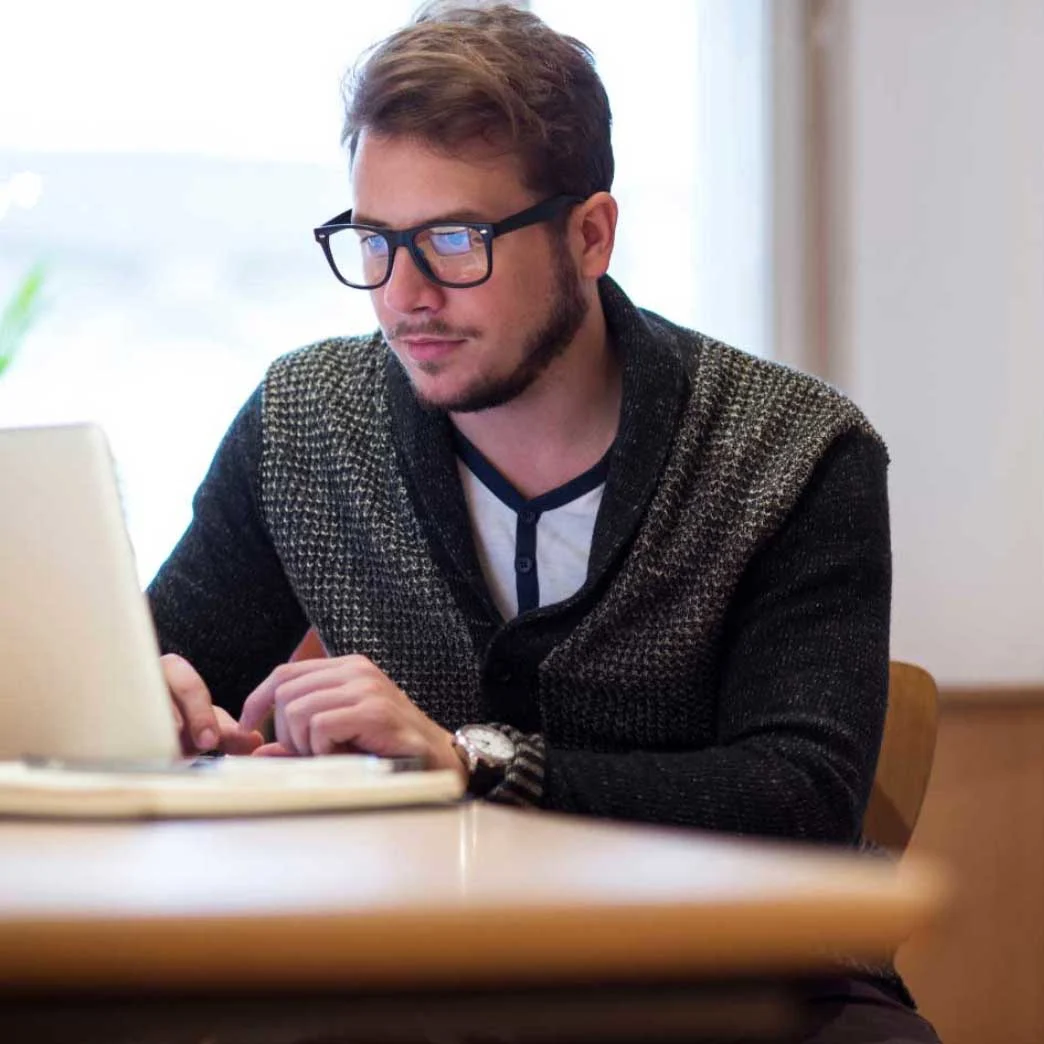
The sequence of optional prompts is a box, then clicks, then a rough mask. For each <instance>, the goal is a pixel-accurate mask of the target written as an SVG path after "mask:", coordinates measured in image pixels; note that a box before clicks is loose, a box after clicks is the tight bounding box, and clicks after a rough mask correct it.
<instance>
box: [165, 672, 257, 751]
mask: <svg viewBox="0 0 1044 1044" xmlns="http://www.w3.org/2000/svg"><path fill="white" fill-rule="evenodd" d="M160 665H161V666H162V668H163V675H164V677H165V678H166V679H167V688H168V689H170V698H171V702H172V703H173V706H174V720H175V722H176V723H177V726H178V734H179V738H180V739H181V751H182V753H183V754H198V753H200V752H201V751H204V750H221V751H224V752H225V753H226V754H250V753H252V752H253V751H254V750H255V749H256V748H257V747H259V746H260V745H261V744H262V743H263V742H264V739H263V737H262V736H261V733H260V732H251V731H248V730H245V729H243V728H242V727H241V726H240V725H239V723H238V722H237V721H236V719H235V718H233V717H232V715H231V714H229V713H228V711H226V710H224V709H223V708H221V707H215V706H214V704H213V702H212V701H211V699H210V692H209V691H208V690H207V687H206V685H205V684H204V682H203V679H202V678H201V677H200V676H199V674H197V673H196V669H195V668H194V667H193V666H192V664H190V663H189V662H188V660H186V659H184V658H183V657H181V656H177V655H175V654H174V653H168V654H167V655H166V656H161V657H160Z"/></svg>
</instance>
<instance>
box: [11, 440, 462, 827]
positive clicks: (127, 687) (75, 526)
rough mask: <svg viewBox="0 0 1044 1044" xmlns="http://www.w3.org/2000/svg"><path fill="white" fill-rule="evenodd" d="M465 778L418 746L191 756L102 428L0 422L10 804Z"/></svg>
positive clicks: (303, 800)
mask: <svg viewBox="0 0 1044 1044" xmlns="http://www.w3.org/2000/svg"><path fill="white" fill-rule="evenodd" d="M462 790H463V784H462V782H461V780H460V776H459V774H458V773H456V772H452V771H427V770H424V769H422V768H420V767H419V766H418V765H417V763H416V762H413V761H410V760H408V759H385V758H377V757H373V756H370V755H358V754H354V755H353V754H344V755H331V756H329V757H322V758H272V759H269V758H247V757H240V758H233V757H224V758H204V759H185V758H182V757H181V754H180V749H179V744H178V737H177V730H176V728H175V725H174V719H173V715H172V712H171V707H170V698H169V696H168V693H167V688H166V684H165V682H164V679H163V674H162V671H161V668H160V664H159V648H158V645H157V641H156V635H155V631H154V629H153V626H152V619H151V616H150V613H149V610H148V604H147V601H146V598H145V595H144V594H143V593H142V591H141V589H140V587H139V585H138V578H137V573H136V569H135V563H134V555H133V552H132V549H131V544H130V539H129V537H128V535H127V530H126V527H125V525H124V519H123V512H122V507H121V502H120V495H119V488H118V484H117V479H116V473H115V469H114V466H113V460H112V455H111V453H110V450H109V446H108V442H107V440H106V438H105V435H104V433H103V432H102V430H101V429H100V428H98V427H97V426H95V425H91V424H70V425H61V426H51V427H37V428H16V429H5V430H0V815H3V814H9V815H10V814H22V815H59V816H74V817H75V816H88V817H89V816H178V815H193V816H199V815H238V814H249V813H253V814H258V813H268V812H290V811H304V810H307V811H319V810H327V809H347V808H358V807H372V806H377V805H400V804H423V803H436V802H445V801H451V800H454V799H456V798H458V797H460V795H461V793H462Z"/></svg>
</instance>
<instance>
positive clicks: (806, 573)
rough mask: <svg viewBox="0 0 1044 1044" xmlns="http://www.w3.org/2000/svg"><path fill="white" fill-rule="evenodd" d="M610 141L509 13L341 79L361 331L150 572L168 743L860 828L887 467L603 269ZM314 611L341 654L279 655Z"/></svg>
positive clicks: (349, 237)
mask: <svg viewBox="0 0 1044 1044" xmlns="http://www.w3.org/2000/svg"><path fill="white" fill-rule="evenodd" d="M609 131H610V114H609V106H608V102H607V99H606V96H605V92H604V89H603V87H602V84H601V82H600V80H599V79H598V77H597V74H596V73H595V71H594V68H593V63H592V62H591V60H590V55H589V54H588V52H587V51H586V49H585V48H584V47H583V45H581V44H579V43H578V42H577V41H575V40H572V39H570V38H567V37H562V36H560V35H558V34H556V33H554V32H552V31H551V30H549V29H548V28H547V27H546V26H544V25H543V23H541V22H540V21H539V20H538V19H537V18H536V17H535V16H533V15H530V14H527V13H524V12H521V11H517V10H515V9H514V8H511V7H507V6H502V7H494V8H484V9H481V10H463V11H452V12H450V13H448V14H443V15H442V16H436V15H431V16H428V17H425V16H420V18H419V20H418V21H416V22H415V24H413V25H412V26H410V27H408V28H407V29H405V30H403V31H402V32H400V33H397V34H395V35H394V36H392V37H391V38H390V39H389V40H387V41H385V42H384V43H383V44H381V45H380V46H378V47H377V48H376V49H375V50H374V51H373V52H372V53H370V54H369V56H368V57H367V58H366V60H365V61H364V62H363V63H362V64H361V66H360V67H359V68H358V70H357V73H356V76H355V79H354V82H353V84H352V86H351V90H350V92H349V94H348V97H347V116H346V123H345V130H344V139H345V142H346V144H347V146H348V149H349V153H350V157H351V179H352V194H353V207H352V209H351V210H350V211H348V212H346V213H345V214H343V215H341V216H340V217H339V218H336V219H334V221H332V222H330V223H328V225H326V226H323V227H322V228H321V229H318V230H317V233H316V235H317V238H318V239H319V241H320V244H321V245H322V246H323V249H324V250H325V251H326V254H327V258H328V260H329V261H330V264H331V267H332V269H333V271H334V274H335V275H336V276H337V277H338V278H339V279H340V280H341V281H342V282H344V283H347V284H348V285H349V286H352V287H357V288H359V289H360V290H369V292H370V296H371V300H372V302H373V306H374V309H375V312H376V314H377V319H378V322H379V324H380V333H378V334H375V335H373V336H371V337H362V338H351V339H334V340H330V341H327V342H324V343H321V344H317V345H313V346H311V347H309V348H305V349H303V350H301V351H298V352H295V353H292V354H290V355H288V356H286V357H284V358H283V359H280V360H278V361H277V362H276V363H275V364H274V365H273V366H272V367H271V369H270V371H269V373H268V375H267V377H266V378H265V381H264V382H263V384H262V386H261V387H260V388H259V389H258V391H257V392H256V393H255V395H254V396H253V397H252V398H251V399H250V400H249V401H248V402H247V404H246V405H245V406H244V408H243V410H242V411H241V412H240V414H239V416H238V417H237V418H236V420H235V422H234V423H233V425H232V427H231V429H230V430H229V432H228V434H227V436H226V438H225V440H224V442H223V443H222V445H221V447H220V449H219V450H218V453H217V455H216V457H215V460H214V463H213V465H212V468H211V471H210V473H209V474H208V476H207V478H206V480H205V481H204V483H203V485H202V487H201V488H200V490H199V493H198V494H197V498H196V501H195V514H194V518H193V522H192V524H191V526H190V528H189V530H188V531H187V532H186V534H185V536H184V537H183V538H182V540H181V542H180V543H179V544H178V546H177V548H176V549H175V550H174V552H173V554H172V555H171V557H170V559H169V560H168V562H167V563H166V564H165V565H164V567H163V568H162V570H161V571H160V573H159V575H158V576H157V578H156V580H155V582H154V583H153V584H152V586H151V588H150V591H149V595H150V598H151V602H152V608H153V612H154V615H155V619H156V623H157V628H158V631H159V635H160V640H161V643H162V645H163V648H164V650H165V652H166V654H167V655H165V656H164V667H165V670H166V673H167V678H168V681H169V684H170V687H171V691H172V693H173V696H174V700H175V705H176V708H177V713H178V715H179V720H180V721H181V722H182V725H183V730H182V734H183V741H184V745H185V748H186V750H195V749H207V748H212V747H221V748H223V749H225V750H229V751H233V752H245V751H250V750H254V749H256V748H257V747H258V746H259V745H260V744H261V737H260V735H259V733H257V732H256V731H255V729H256V728H257V727H258V726H259V725H260V724H261V722H262V720H263V719H264V718H265V717H267V716H268V715H270V714H271V715H273V717H274V729H275V740H276V742H275V743H274V744H272V745H271V746H269V747H266V748H263V749H265V750H270V751H272V752H274V753H292V754H321V753H326V752H330V751H334V750H365V751H372V752H376V753H379V754H389V755H391V754H397V755H401V754H409V755H420V756H422V757H424V758H425V759H426V760H427V761H428V763H429V764H431V765H433V766H442V767H453V768H455V769H457V770H458V771H460V772H462V773H465V774H466V775H467V776H468V779H469V785H470V787H471V789H472V791H473V792H475V793H478V794H482V795H484V796H486V797H488V798H489V799H491V800H499V801H505V802H515V803H527V804H533V805H538V806H543V807H547V808H553V809H559V810H565V811H570V812H579V813H589V814H594V815H603V816H616V817H626V818H633V819H641V820H649V821H657V822H665V823H675V824H687V825H691V826H699V827H704V828H709V829H716V830H725V831H731V832H735V833H744V834H758V835H766V836H768V835H772V836H778V837H788V838H801V839H808V840H816V841H826V842H834V843H839V844H853V843H855V842H856V840H857V839H858V837H859V831H860V823H861V819H862V816H863V812H864V809H865V805H866V801H867V796H868V793H869V788H870V783H871V779H872V776H873V772H874V767H875V763H876V758H877V752H878V747H879V744H880V738H881V730H882V724H883V718H884V710H885V697H886V688H887V672H888V626H889V600H890V582H891V576H890V552H889V536H888V513H887V500H886V477H885V472H886V454H885V449H884V447H883V445H882V444H881V442H880V439H879V438H878V436H877V435H876V434H875V432H874V431H873V430H872V428H871V427H870V426H869V424H868V423H867V421H866V420H865V419H864V418H863V416H862V415H861V414H860V413H859V411H858V410H857V409H856V408H855V407H854V406H852V405H851V404H850V403H849V402H848V401H846V400H845V399H844V398H842V397H841V396H840V395H838V394H836V393H835V392H834V391H832V390H831V389H829V388H827V387H826V386H824V385H822V384H821V383H819V382H817V381H815V380H812V379H810V378H807V377H804V376H802V375H799V374H797V373H794V372H792V371H789V370H787V369H784V368H782V367H779V366H776V365H773V364H770V363H766V362H763V361H760V360H756V359H754V358H751V357H749V356H746V355H744V354H742V353H740V352H737V351H735V350H733V349H730V348H728V347H725V346H724V345H721V344H718V343H716V342H714V341H711V340H709V339H708V338H705V337H703V336H701V335H699V334H695V333H692V332H690V331H687V330H683V329H681V328H679V327H676V326H674V325H672V324H670V323H668V322H666V321H665V320H663V319H661V318H659V317H657V316H655V315H652V314H649V313H645V312H642V311H639V310H638V309H637V308H636V307H635V306H634V305H632V304H631V302H630V301H629V300H628V299H627V297H626V296H625V295H624V293H623V292H622V291H621V290H620V288H619V287H617V286H616V285H615V284H614V283H613V282H612V281H611V280H610V279H609V278H608V277H607V275H606V272H607V269H608V267H609V262H610V258H611V255H612V249H613V238H614V232H615V228H616V221H617V207H616V203H615V201H614V200H613V198H612V196H611V195H610V194H609V190H610V188H611V185H612V178H613V157H612V149H611V145H610V133H609ZM655 256H656V245H655V242H650V263H655ZM309 626H314V627H315V628H316V630H317V632H318V634H319V635H320V636H321V638H322V640H323V642H324V644H325V646H326V648H327V649H328V650H329V652H330V658H329V659H321V660H305V661H301V662H294V663H291V664H285V663H283V661H284V660H286V659H287V657H288V656H289V655H290V653H291V652H292V650H293V649H294V648H295V646H296V645H297V643H298V642H299V641H300V640H301V638H302V636H303V635H304V633H305V631H306V629H307V628H308V627H309ZM237 717H238V719H239V720H238V721H237V720H236V718H237ZM893 987H894V988H895V990H896V991H900V990H901V987H899V986H897V985H896V984H895V983H894V982H893ZM849 990H851V991H852V992H859V991H864V992H865V991H866V990H869V991H870V992H871V995H872V996H871V999H870V1007H876V1008H879V1009H880V1010H881V1011H882V1012H883V1013H884V1016H885V1017H886V1018H895V1019H898V1020H899V1021H898V1022H897V1023H896V1025H900V1026H902V1025H907V1024H908V1025H909V1026H910V1027H912V1028H910V1030H909V1033H910V1035H909V1036H902V1037H899V1036H896V1037H895V1038H891V1037H888V1038H886V1037H884V1036H881V1037H880V1038H877V1037H875V1038H870V1037H866V1038H860V1039H867V1040H869V1039H881V1040H884V1039H896V1040H899V1039H902V1040H906V1039H909V1040H933V1039H935V1038H934V1035H932V1034H930V1032H929V1031H928V1029H927V1028H926V1024H924V1023H923V1022H921V1021H920V1020H919V1019H917V1017H916V1016H915V1015H913V1013H912V1012H910V1011H909V1010H908V1009H906V1008H905V1007H903V1006H902V1004H900V1003H899V1001H897V1000H895V999H894V998H893V997H891V996H890V995H889V994H888V993H887V992H882V991H881V990H879V989H877V988H876V987H871V986H868V985H865V984H856V985H855V986H852V985H851V983H848V984H846V985H844V986H843V987H842V992H845V993H846V996H847V995H848V993H847V992H846V991H849ZM866 1008H867V1005H865V1004H864V1005H863V1009H864V1010H866ZM851 1009H853V1005H850V1004H845V1003H843V1000H842V1001H838V1010H839V1011H841V1012H846V1011H849V1010H851ZM903 1020H906V1022H904V1021H903ZM838 1025H839V1026H840V1023H839V1024H838ZM917 1033H921V1034H923V1035H922V1036H917V1035H916V1034H917ZM817 1039H820V1038H817ZM821 1039H824V1040H826V1039H845V1038H844V1037H843V1036H836V1035H835V1036H830V1037H823V1038H821Z"/></svg>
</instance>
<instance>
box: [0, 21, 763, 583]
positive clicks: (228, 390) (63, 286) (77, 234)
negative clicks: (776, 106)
mask: <svg viewBox="0 0 1044 1044" xmlns="http://www.w3.org/2000/svg"><path fill="white" fill-rule="evenodd" d="M763 3H764V0H702V2H700V3H692V2H691V0H662V2H658V3H657V4H655V5H650V6H649V9H648V10H645V9H643V10H642V11H641V14H640V15H636V14H635V10H634V8H633V7H629V6H625V5H620V6H619V8H617V7H614V6H609V5H604V4H598V3H595V2H593V0H572V2H570V0H539V2H533V3H531V5H530V6H531V7H532V8H533V9H534V10H535V11H536V12H537V13H538V14H540V15H541V16H542V17H544V18H545V19H546V20H547V21H548V22H549V23H550V24H551V25H553V26H554V27H555V28H558V29H561V30H562V31H565V32H571V33H573V34H575V35H577V36H578V37H580V39H583V40H584V41H585V42H587V43H588V44H589V45H590V46H591V47H592V49H593V50H594V51H595V55H596V58H597V60H598V64H599V69H600V70H601V72H602V74H603V78H604V79H605V81H606V86H607V89H608V91H609V95H610V101H611V103H612V104H613V108H614V114H615V138H614V140H615V145H616V153H617V170H618V182H617V186H616V190H617V194H618V196H619V198H620V202H621V208H622V215H623V216H622V222H621V229H620V237H619V245H618V252H617V256H616V259H615V260H614V265H613V270H612V271H613V275H614V276H615V277H616V278H617V279H618V280H619V281H620V282H621V284H622V285H623V286H624V287H625V289H626V290H627V291H628V293H629V294H631V296H632V297H633V298H634V299H635V301H636V302H637V303H639V304H641V305H643V306H647V307H650V308H653V309H654V310H657V311H660V312H662V313H663V314H664V315H666V316H667V317H669V318H671V319H674V320H676V321H678V322H682V323H685V324H687V325H692V326H697V327H698V328H700V329H703V330H705V331H706V332H708V333H711V334H714V335H715V336H719V337H722V338H723V339H725V340H730V341H732V342H733V343H737V344H739V345H741V346H743V347H746V348H749V349H751V350H754V351H758V352H763V353H764V352H767V351H768V344H767V327H766V322H765V314H766V313H767V294H766V286H765V278H764V257H765V245H766V242H767V227H766V225H767V221H766V213H765V191H764V173H763V167H764V163H763V162H762V152H763V150H762V142H763V140H764V137H765V128H764V118H763V112H762V109H763V106H762V105H761V101H760V99H761V97H762V94H763V84H764V75H763V66H764V63H763V61H762V51H763V49H764V48H763V44H762V40H763V28H762V23H763V20H764V18H763ZM414 6H415V5H414V3H413V2H404V0H385V2H383V3H382V4H380V5H357V4H345V3H342V2H328V0H327V2H322V0H299V2H298V3H296V4H294V5H291V6H290V7H283V8H278V9H275V10H274V11H273V12H271V13H269V12H268V11H267V10H266V9H262V8H259V7H258V6H257V5H256V4H245V3H243V4H240V3H227V4H213V3H204V2H202V0H180V2H179V3H177V4H174V3H159V2H157V3H154V4H149V5H141V4H138V3H133V2H117V0H95V2H93V3H91V4H89V5H69V4H64V3H58V2H55V0H50V2H48V0H37V2H36V3H34V4H23V5H19V7H18V10H17V13H16V14H15V15H13V16H12V15H10V14H5V16H4V19H5V21H4V33H3V35H2V36H0V300H4V299H6V298H7V296H8V294H9V293H10V292H11V291H12V290H13V289H14V287H15V286H16V284H17V283H18V281H19V279H20V277H21V276H22V275H23V274H24V273H25V272H26V271H27V270H28V269H29V268H30V267H31V266H32V265H34V264H35V263H37V262H43V264H44V265H45V267H46V285H45V290H44V297H45V310H44V312H43V315H42V316H41V318H40V320H39V322H38V323H37V325H36V326H35V327H34V328H33V329H32V330H31V331H30V333H29V336H28V338H27V341H26V343H25V345H24V347H23V349H22V352H21V354H20V355H19V357H18V358H17V359H16V361H15V363H14V364H13V365H12V366H11V367H10V369H9V370H8V372H7V373H6V374H4V376H3V378H2V379H0V424H3V425H13V424H23V423H50V422H60V421H67V420H80V419H93V420H97V421H99V422H100V423H101V424H102V425H103V426H104V427H105V429H106V431H107V432H108V434H109V437H110V440H111V441H112V443H113V448H114V451H115V454H116V457H117V461H118V464H119V468H120V473H121V480H122V483H123V488H124V494H125V502H126V507H127V514H128V522H129V525H130V529H131V535H132V539H133V541H134V544H135V548H136V552H137V556H138V564H139V572H140V575H141V578H142V580H143V581H147V580H148V578H149V577H151V575H152V574H153V572H154V571H155V570H156V568H157V567H158V566H159V564H160V563H161V562H162V561H163V559H164V558H165V556H166V555H167V553H168V552H169V550H170V548H171V547H172V546H173V544H174V542H175V541H176V540H177V538H178V536H179V535H180V533H181V531H182V530H183V529H184V527H185V525H186V524H187V522H188V519H189V515H190V499H191V495H192V492H193V491H194V489H195V487H196V485H197V484H198V482H199V480H200V478H201V477H202V475H203V473H204V471H205V469H206V466H207V464H208V462H209V459H210V456H211V454H212V453H213V450H214V448H215V447H216V445H217V443H218V441H219V439H220V437H221V435H222V433H223V432H224V430H225V428H226V427H227V425H228V423H229V421H230V420H231V418H232V416H233V415H234V414H235V412H236V410H237V409H238V407H239V405H240V404H241V403H242V402H243V400H244V399H245V398H246V397H247V396H248V395H249V393H250V392H251V390H252V389H253V388H254V387H255V386H256V384H257V382H258V381H259V380H260V378H261V376H262V374H263V372H264V368H265V366H266V365H267V363H268V362H269V361H271V360H272V359H273V358H275V357H276V356H277V355H279V354H281V353H282V352H284V351H287V350H289V349H290V348H293V347H296V346H298V345H302V344H306V343H309V342H310V341H314V340H318V339H320V338H322V337H326V336H330V335H332V334H344V333H357V332H363V331H367V330H369V329H372V328H373V326H374V321H373V317H372V313H371V312H370V308H369V304H368V302H367V299H366V295H365V294H361V293H353V292H351V291H349V290H347V289H346V288H344V287H341V286H340V285H339V284H338V283H336V282H335V281H334V280H333V278H332V277H331V276H330V274H329V271H328V270H327V269H326V263H325V261H324V260H323V257H322V255H321V253H320V251H319V250H318V248H317V247H316V245H315V243H314V241H313V239H312V237H311V234H310V230H311V229H312V227H313V226H314V225H316V224H318V223H319V222H320V221H322V220H325V219H326V218H328V217H329V216H330V215H331V214H335V213H338V212H339V211H340V210H343V209H344V208H345V207H346V206H348V205H349V203H350V201H349V199H348V184H347V170H346V163H345V160H344V157H343V155H342V153H341V150H340V147H339V144H338V137H339V130H340V123H341V111H340V95H339V83H340V78H341V75H342V74H343V72H344V69H345V67H346V65H347V63H348V62H350V61H351V60H353V59H354V57H355V56H356V55H357V54H358V53H359V51H361V50H362V48H363V47H365V46H366V45H367V44H369V43H371V42H373V41H374V40H377V39H379V38H380V37H382V36H383V35H385V34H386V33H387V32H389V31H391V30H392V29H394V28H395V27H396V26H398V25H400V24H402V22H403V21H405V20H406V19H407V18H408V16H409V14H410V12H411V11H412V9H413V7H414ZM58 24H60V25H61V32H60V33H55V32H54V31H53V29H54V26H55V25H58ZM113 27H119V29H118V31H117V30H116V29H115V28H113ZM653 229H655V230H656V231H657V234H656V236H655V237H654V236H653V235H652V234H651V230H653ZM668 238H669V239H671V240H672V242H671V245H670V248H669V250H668V249H666V248H665V246H664V242H665V240H666V239H668ZM651 250H655V251H656V253H655V256H653V255H651V254H650V251H651Z"/></svg>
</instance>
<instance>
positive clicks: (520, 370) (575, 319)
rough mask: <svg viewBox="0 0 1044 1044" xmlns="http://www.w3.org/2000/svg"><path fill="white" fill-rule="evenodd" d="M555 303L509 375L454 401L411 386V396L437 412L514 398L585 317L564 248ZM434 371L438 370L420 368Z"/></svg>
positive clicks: (473, 409)
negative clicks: (422, 391) (439, 397)
mask: <svg viewBox="0 0 1044 1044" xmlns="http://www.w3.org/2000/svg"><path fill="white" fill-rule="evenodd" d="M553 292H554V302H553V303H552V306H551V311H550V312H549V313H548V316H547V319H546V320H545V322H544V324H543V326H541V327H540V328H539V329H537V330H534V331H533V333H532V334H530V336H529V338H528V339H527V341H526V343H525V346H524V349H523V352H522V360H521V361H520V362H519V364H518V365H517V366H516V367H515V369H514V370H512V371H511V373H509V374H506V375H504V376H497V377H487V378H485V379H484V380H481V381H478V382H476V383H475V384H473V385H472V386H471V387H469V388H466V389H465V390H464V391H462V392H461V393H460V394H459V395H458V396H457V397H456V398H455V399H451V400H445V399H443V400H439V401H435V400H432V399H428V398H425V397H424V396H423V395H422V394H421V393H420V391H419V390H418V389H417V387H416V385H414V393H415V394H416V395H417V399H418V401H419V402H420V404H421V406H423V407H424V409H426V410H430V411H433V412H439V413H478V412H480V411H482V410H491V409H494V408H495V407H497V406H503V405H505V403H509V402H511V401H512V400H513V399H517V398H518V396H520V395H521V394H522V393H523V392H524V391H526V390H527V389H528V388H530V387H531V386H532V385H533V384H534V382H535V381H536V380H537V378H538V377H539V376H540V375H541V374H542V373H543V372H544V371H545V370H546V369H547V368H548V367H549V366H550V365H551V363H552V362H554V361H555V359H557V358H558V357H559V356H561V355H562V354H564V352H565V350H566V349H567V348H568V347H569V345H570V344H572V342H573V339H574V338H575V337H576V335H577V333H578V332H579V330H580V327H581V326H583V323H584V319H585V318H586V317H587V309H588V303H587V299H586V298H585V297H584V294H583V288H582V287H581V285H580V277H579V275H578V274H577V272H576V269H575V268H574V267H573V264H572V259H571V258H570V256H569V254H568V252H567V251H566V250H565V248H564V246H562V247H560V248H559V249H556V250H555V252H554V285H553ZM421 368H422V369H424V370H425V371H426V372H430V373H434V372H437V367H432V368H430V369H428V368H426V367H421Z"/></svg>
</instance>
